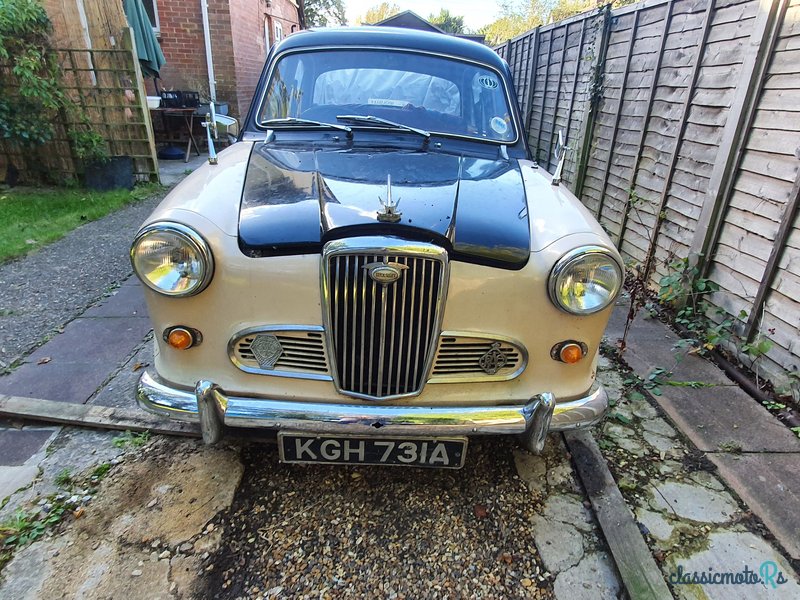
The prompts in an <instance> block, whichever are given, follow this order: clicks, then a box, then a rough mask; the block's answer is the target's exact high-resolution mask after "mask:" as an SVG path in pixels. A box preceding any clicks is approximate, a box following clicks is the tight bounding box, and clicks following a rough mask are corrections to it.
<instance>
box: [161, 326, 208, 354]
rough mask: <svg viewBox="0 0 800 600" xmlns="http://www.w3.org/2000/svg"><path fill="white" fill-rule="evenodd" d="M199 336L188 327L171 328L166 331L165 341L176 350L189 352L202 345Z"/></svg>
mask: <svg viewBox="0 0 800 600" xmlns="http://www.w3.org/2000/svg"><path fill="white" fill-rule="evenodd" d="M199 334H200V332H198V331H196V330H194V329H190V328H188V327H170V328H169V329H167V330H166V331H164V340H166V342H167V343H168V344H169V345H170V346H172V347H173V348H175V349H176V350H188V349H189V348H191V347H192V346H196V345H197V344H199V343H200V335H199Z"/></svg>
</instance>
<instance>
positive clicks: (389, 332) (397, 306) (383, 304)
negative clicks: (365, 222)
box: [324, 246, 446, 399]
mask: <svg viewBox="0 0 800 600" xmlns="http://www.w3.org/2000/svg"><path fill="white" fill-rule="evenodd" d="M424 248H431V249H435V250H433V251H429V252H427V253H413V252H392V251H386V252H384V253H374V254H373V253H369V252H358V253H349V252H339V253H336V254H332V255H330V256H327V257H326V258H325V260H326V261H327V262H326V265H325V267H326V273H325V274H324V276H325V277H326V282H325V283H326V297H327V302H328V315H327V316H328V333H329V339H330V342H331V344H332V347H333V358H334V361H333V362H334V363H335V364H334V370H335V374H336V382H337V385H338V387H339V390H340V391H341V392H342V393H345V394H349V395H353V396H357V397H364V398H376V399H386V398H390V397H398V396H404V395H410V394H415V393H418V392H419V391H420V389H421V388H422V385H423V384H424V382H425V377H426V375H427V371H428V367H429V365H430V359H431V358H432V352H433V349H434V343H435V341H436V339H437V336H438V327H439V317H440V304H441V300H442V298H443V294H444V288H445V279H446V274H445V271H446V254H444V251H440V250H439V249H438V248H436V247H434V246H430V247H429V246H424ZM375 263H390V264H392V263H393V264H395V266H396V269H397V270H398V271H400V278H399V279H398V280H397V281H395V282H392V283H387V284H384V283H378V282H376V281H373V279H372V278H371V277H370V274H369V273H370V271H369V267H370V266H371V265H374V264H375Z"/></svg>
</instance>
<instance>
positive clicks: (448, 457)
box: [278, 432, 467, 469]
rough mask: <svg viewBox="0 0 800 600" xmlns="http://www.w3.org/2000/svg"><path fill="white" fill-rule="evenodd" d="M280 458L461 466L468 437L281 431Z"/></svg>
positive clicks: (302, 461) (349, 463)
mask: <svg viewBox="0 0 800 600" xmlns="http://www.w3.org/2000/svg"><path fill="white" fill-rule="evenodd" d="M278 452H279V454H280V459H281V462H286V463H316V464H320V463H322V464H331V465H352V464H356V465H397V466H412V467H434V468H444V469H460V468H461V467H463V466H464V458H465V456H466V454H467V438H465V437H464V438H374V437H352V436H334V435H321V436H318V435H305V434H297V433H284V432H279V433H278Z"/></svg>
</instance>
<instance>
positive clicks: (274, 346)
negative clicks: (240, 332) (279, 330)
mask: <svg viewBox="0 0 800 600" xmlns="http://www.w3.org/2000/svg"><path fill="white" fill-rule="evenodd" d="M250 349H251V350H252V351H253V355H254V356H255V357H256V360H257V361H258V364H259V366H260V367H261V368H262V369H272V368H273V367H274V366H275V363H277V362H278V359H279V358H280V357H281V355H282V354H283V346H281V343H280V342H279V341H278V338H277V337H275V336H274V335H272V334H271V333H268V334H261V335H257V336H256V339H255V340H253V344H252V345H251V346H250Z"/></svg>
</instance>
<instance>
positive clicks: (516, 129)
mask: <svg viewBox="0 0 800 600" xmlns="http://www.w3.org/2000/svg"><path fill="white" fill-rule="evenodd" d="M321 50H322V51H324V50H386V51H389V52H407V53H409V54H425V55H428V56H438V57H440V58H447V59H449V60H457V61H459V62H463V63H468V64H472V65H476V66H479V67H481V68H483V69H487V70H489V71H491V72H493V73H494V74H496V75H497V78H498V80H499V81H501V82H502V84H503V91H504V92H505V96H506V103H507V106H508V110H509V114H510V115H511V117H512V119H511V121H512V123H513V124H514V134H515V136H514V139H513V140H503V141H501V140H491V139H487V138H480V137H475V136H471V135H460V134H457V133H443V132H441V131H429V133H430V134H431V135H432V136H433V135H438V136H441V137H447V138H457V139H462V140H470V141H473V142H484V143H490V144H495V145H498V146H513V145H514V144H516V143H517V142H519V140H520V129H521V127H520V126H521V125H522V123H518V122H517V120H516V119H514V118H513V117H514V116H515V115H514V104H513V102H516V101H517V100H516V98H513V99H512V97H511V95H510V93H509V88H508V85H506V80H505V77H504V76H503V74H502V73H501V72H500V71H499V70H498V69H496V68H495V67H493V66H491V65H487V64H486V63H482V62H480V61H477V60H472V59H469V58H464V57H463V56H456V55H453V54H445V53H442V52H431V51H429V50H417V49H414V48H393V47H391V46H363V45H355V44H354V45H352V46H351V45H346V44H345V45H341V46H306V47H305V48H292V49H290V50H283V51H282V52H279V53H278V54H276V55H275V57H274V58H273V59H272V66H271V67H270V70H269V72H268V73H267V78H266V80H265V81H264V89H263V91H262V92H261V98H259V100H258V108H257V109H256V111H255V112H254V113H253V121H254V123H255V125H256V127H257V128H258V129H259V130H260V131H267V130H268V129H270V128H267V127H265V126H264V125H262V124H261V109H262V108H263V107H264V101H265V100H266V97H267V90H269V83H270V81H271V80H272V74H273V72H274V71H275V65H277V64H278V62H279V61H280V59H282V58H283V57H284V56H286V55H289V54H299V53H303V52H308V51H315V52H318V51H321ZM367 128H369V127H367ZM319 129H320V130H323V129H324V128H319ZM369 129H374V130H378V129H377V128H375V127H372V128H369ZM384 131H386V130H384Z"/></svg>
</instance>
